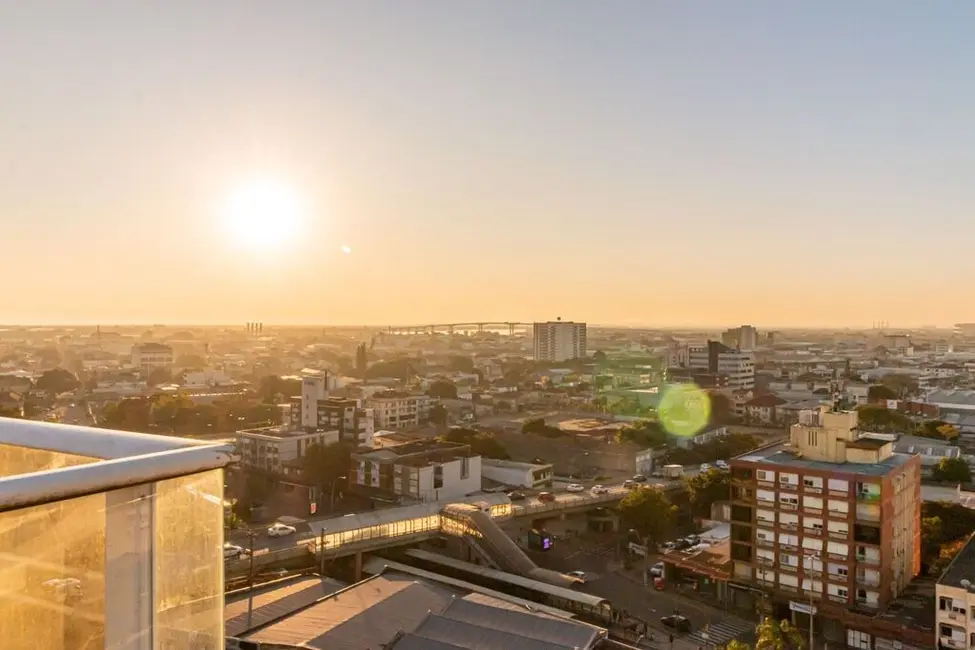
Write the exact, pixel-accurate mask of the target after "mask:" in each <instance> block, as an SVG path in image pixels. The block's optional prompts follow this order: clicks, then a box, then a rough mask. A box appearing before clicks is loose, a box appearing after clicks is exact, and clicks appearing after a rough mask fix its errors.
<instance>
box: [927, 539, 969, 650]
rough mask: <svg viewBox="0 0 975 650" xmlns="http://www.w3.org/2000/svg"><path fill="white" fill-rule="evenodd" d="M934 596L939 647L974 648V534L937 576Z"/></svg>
mask: <svg viewBox="0 0 975 650" xmlns="http://www.w3.org/2000/svg"><path fill="white" fill-rule="evenodd" d="M935 597H936V602H937V613H936V615H937V627H938V647H940V648H957V649H958V650H968V649H969V648H975V537H973V538H969V540H968V543H967V544H965V546H964V547H963V548H962V549H961V551H959V552H958V555H956V556H955V559H953V560H952V561H951V564H949V565H948V568H947V569H945V572H944V573H943V574H942V575H941V578H939V579H938V584H937V585H936V586H935Z"/></svg>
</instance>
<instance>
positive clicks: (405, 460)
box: [349, 440, 481, 501]
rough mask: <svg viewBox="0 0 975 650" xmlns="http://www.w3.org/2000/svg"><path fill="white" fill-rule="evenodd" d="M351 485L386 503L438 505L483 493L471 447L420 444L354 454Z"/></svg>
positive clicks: (478, 461) (477, 459)
mask: <svg viewBox="0 0 975 650" xmlns="http://www.w3.org/2000/svg"><path fill="white" fill-rule="evenodd" d="M352 464H353V467H354V469H353V474H352V476H350V477H349V478H350V485H351V486H352V487H353V488H354V489H356V491H357V492H359V493H360V494H363V495H366V496H370V497H374V498H379V499H383V500H390V499H395V500H398V501H439V500H441V499H455V498H460V497H464V496H467V495H468V494H473V493H475V492H479V491H480V489H481V457H480V456H477V455H474V454H472V453H471V448H470V446H469V445H464V444H458V443H452V442H442V441H439V440H417V441H414V442H409V443H406V444H402V445H395V446H391V447H382V448H380V449H373V450H370V451H365V452H356V453H353V454H352Z"/></svg>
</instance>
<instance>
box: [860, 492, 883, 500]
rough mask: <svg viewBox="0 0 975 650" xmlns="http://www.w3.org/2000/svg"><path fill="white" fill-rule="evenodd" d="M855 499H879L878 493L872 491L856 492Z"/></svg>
mask: <svg viewBox="0 0 975 650" xmlns="http://www.w3.org/2000/svg"><path fill="white" fill-rule="evenodd" d="M857 501H880V495H879V494H877V493H874V492H857Z"/></svg>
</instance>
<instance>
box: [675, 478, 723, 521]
mask: <svg viewBox="0 0 975 650" xmlns="http://www.w3.org/2000/svg"><path fill="white" fill-rule="evenodd" d="M684 486H685V487H686V488H687V492H688V494H689V495H690V497H691V507H692V508H693V509H694V514H695V515H696V516H698V517H709V516H710V515H711V504H712V503H715V502H718V501H727V500H728V499H729V498H730V496H731V474H730V473H729V472H722V471H719V470H717V469H713V468H712V469H710V470H708V471H707V472H701V473H699V474H697V475H695V476H691V477H689V478H685V479H684Z"/></svg>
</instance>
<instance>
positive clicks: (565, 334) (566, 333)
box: [533, 318, 586, 361]
mask: <svg viewBox="0 0 975 650" xmlns="http://www.w3.org/2000/svg"><path fill="white" fill-rule="evenodd" d="M533 332H534V343H535V361H568V360H569V359H581V358H583V357H585V356H586V324H585V323H573V322H572V321H563V320H562V319H561V318H560V319H559V320H557V321H548V322H547V323H535V325H534V330H533Z"/></svg>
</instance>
